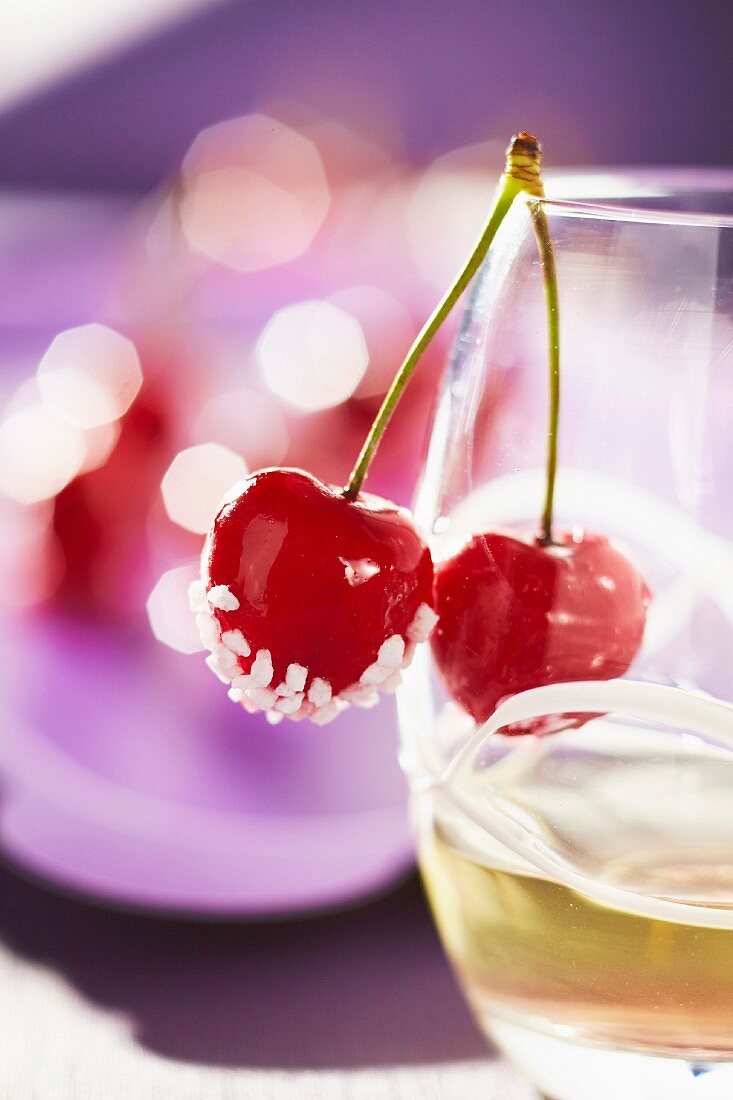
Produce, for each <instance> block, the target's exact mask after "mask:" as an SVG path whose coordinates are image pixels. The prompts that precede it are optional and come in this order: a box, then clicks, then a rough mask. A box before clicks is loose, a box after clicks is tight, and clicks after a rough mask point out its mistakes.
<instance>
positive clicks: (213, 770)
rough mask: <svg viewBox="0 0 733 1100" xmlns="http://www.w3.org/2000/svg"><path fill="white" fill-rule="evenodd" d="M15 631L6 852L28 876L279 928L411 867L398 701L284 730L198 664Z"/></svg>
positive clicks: (79, 629) (1, 769)
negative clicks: (237, 700)
mask: <svg viewBox="0 0 733 1100" xmlns="http://www.w3.org/2000/svg"><path fill="white" fill-rule="evenodd" d="M3 632H4V641H5V645H4V646H3V649H4V655H3V661H2V666H3V673H2V678H3V679H4V680H5V683H4V685H3V686H4V689H5V690H4V698H5V700H6V702H7V707H6V713H5V715H4V721H3V723H2V734H1V736H0V774H1V775H2V798H1V799H0V847H1V848H2V849H3V850H4V852H5V853H6V854H7V855H8V856H9V857H10V858H11V859H12V860H14V861H16V862H17V863H19V864H21V865H22V866H23V867H25V868H27V869H28V870H30V871H32V872H33V873H35V874H37V875H40V876H42V877H44V878H46V879H48V880H51V881H53V882H54V883H56V884H58V885H60V886H62V887H65V888H68V889H73V890H76V891H81V892H83V893H86V894H90V895H94V896H95V897H98V898H103V899H108V900H110V901H114V902H116V903H123V904H126V905H133V906H137V907H142V908H145V909H156V910H166V911H171V912H182V913H191V914H195V913H198V914H202V915H204V914H212V915H214V914H216V915H232V916H236V915H241V916H274V915H279V914H286V913H297V912H304V911H309V910H318V909H323V908H327V907H331V906H337V905H341V904H344V903H347V902H351V901H354V900H356V899H358V898H359V897H361V896H364V895H368V894H370V893H373V892H375V891H377V890H379V889H381V888H383V887H385V886H386V885H387V884H388V883H390V882H391V881H393V880H394V879H396V878H397V877H399V876H400V875H402V874H403V873H404V872H405V871H406V870H407V869H408V868H409V867H410V866H411V865H412V861H413V844H412V839H411V836H410V831H409V825H408V819H407V812H406V805H405V800H406V794H405V785H404V781H403V779H402V776H401V774H400V772H399V768H398V765H397V745H396V740H397V735H396V716H395V710H394V706H393V704H392V702H391V701H385V702H383V703H382V704H381V705H380V706H379V707H377V708H375V709H374V710H370V711H359V710H355V709H352V710H350V711H349V712H348V713H347V714H346V715H345V716H343V717H342V718H341V719H339V721H337V722H335V723H333V725H331V726H326V727H323V728H320V729H319V728H317V727H314V726H311V725H310V724H308V723H298V724H297V725H296V724H294V723H289V722H284V723H282V724H281V725H280V726H277V727H274V728H273V727H270V726H269V725H268V724H267V723H266V722H265V721H264V720H263V719H261V718H257V717H249V716H247V715H246V714H245V713H244V712H243V711H242V710H241V708H239V707H235V706H234V705H233V704H232V703H230V702H229V700H228V699H227V698H226V693H225V692H224V690H223V689H222V688H221V685H219V684H217V682H216V681H215V680H214V679H213V677H212V676H211V674H210V673H209V671H208V670H207V669H206V668H205V666H204V664H203V660H202V658H201V655H200V654H198V655H194V656H189V657H186V656H182V655H180V654H175V653H173V652H171V651H170V650H167V649H165V648H164V647H163V646H161V645H159V644H157V643H156V642H155V641H153V640H152V639H148V638H146V637H145V636H142V637H141V636H139V635H131V634H120V633H114V632H113V631H111V630H109V629H101V628H91V627H89V626H87V625H81V624H78V623H70V622H68V621H64V620H60V619H52V618H49V617H41V616H38V617H30V618H28V619H25V620H21V621H14V622H12V623H6V624H5V626H4V628H3Z"/></svg>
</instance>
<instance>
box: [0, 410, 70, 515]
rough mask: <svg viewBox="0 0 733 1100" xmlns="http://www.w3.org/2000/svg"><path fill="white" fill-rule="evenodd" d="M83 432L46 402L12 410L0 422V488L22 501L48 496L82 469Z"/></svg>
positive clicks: (45, 498)
mask: <svg viewBox="0 0 733 1100" xmlns="http://www.w3.org/2000/svg"><path fill="white" fill-rule="evenodd" d="M86 455H87V448H86V444H85V441H84V436H83V434H82V433H81V432H80V431H78V430H77V429H76V428H74V427H72V425H71V424H68V423H66V422H65V421H64V420H61V419H60V418H59V417H58V416H55V415H54V414H53V413H52V412H51V411H49V409H47V408H45V407H44V406H43V405H38V404H30V405H25V406H22V407H20V408H17V409H15V410H14V411H12V412H10V413H9V414H8V415H7V416H6V417H5V418H4V420H3V421H2V423H0V490H2V492H4V493H5V495H6V496H8V497H10V498H11V499H12V500H16V501H18V502H19V503H21V504H35V503H37V502H39V501H42V500H48V499H50V498H51V497H53V496H55V495H56V493H58V492H60V491H61V489H63V488H64V486H65V485H68V483H69V482H70V481H71V479H72V478H73V477H75V476H76V475H77V474H78V473H79V471H80V470H81V468H82V466H83V464H84V460H85V458H86Z"/></svg>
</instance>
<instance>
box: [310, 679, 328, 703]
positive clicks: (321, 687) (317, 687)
mask: <svg viewBox="0 0 733 1100" xmlns="http://www.w3.org/2000/svg"><path fill="white" fill-rule="evenodd" d="M308 699H309V700H310V702H311V703H313V704H314V705H315V706H317V707H325V706H326V704H327V703H330V702H331V685H330V684H329V682H328V680H323V679H322V678H321V677H320V676H316V678H315V680H313V682H312V683H311V686H310V688H309V690H308Z"/></svg>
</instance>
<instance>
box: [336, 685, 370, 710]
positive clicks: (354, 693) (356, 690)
mask: <svg viewBox="0 0 733 1100" xmlns="http://www.w3.org/2000/svg"><path fill="white" fill-rule="evenodd" d="M339 699H345V700H346V702H347V703H353V705H354V706H355V707H373V706H374V705H375V704H376V703H378V702H379V692H377V691H375V690H374V688H373V687H371V686H370V685H369V684H353V685H352V686H351V687H347V688H344V690H343V691H342V692H341V693H340V695H339Z"/></svg>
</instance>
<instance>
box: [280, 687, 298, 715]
mask: <svg viewBox="0 0 733 1100" xmlns="http://www.w3.org/2000/svg"><path fill="white" fill-rule="evenodd" d="M304 699H305V696H304V695H303V693H302V691H299V692H298V694H297V695H292V696H291V697H290V698H289V699H285V698H283V699H278V701H277V702H276V703H275V710H276V711H279V713H280V714H295V712H296V710H300V707H301V704H302V702H303V700H304Z"/></svg>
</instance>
